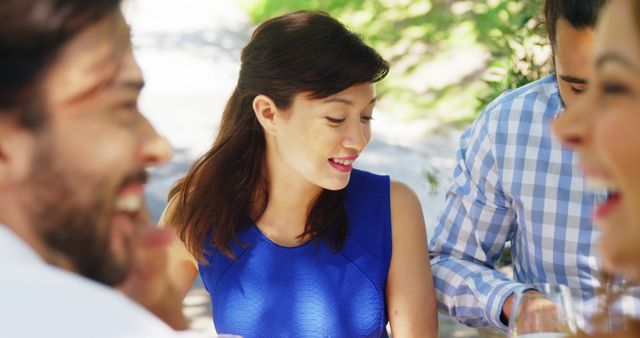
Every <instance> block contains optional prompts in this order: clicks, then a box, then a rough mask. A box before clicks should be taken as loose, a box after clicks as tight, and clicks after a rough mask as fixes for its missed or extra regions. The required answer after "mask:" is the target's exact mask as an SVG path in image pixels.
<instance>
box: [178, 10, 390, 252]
mask: <svg viewBox="0 0 640 338" xmlns="http://www.w3.org/2000/svg"><path fill="white" fill-rule="evenodd" d="M388 71H389V65H388V63H387V62H386V61H385V60H384V59H383V58H382V57H381V56H380V55H379V54H378V53H376V51H375V50H373V49H372V48H371V47H369V46H367V45H366V44H365V43H364V42H363V41H362V40H361V39H360V37H358V36H357V35H355V34H354V33H352V32H350V31H349V30H347V29H346V28H345V27H344V26H343V25H342V24H341V23H340V22H338V21H336V20H335V19H333V18H331V17H330V16H329V15H327V14H326V13H322V12H310V11H301V12H295V13H292V14H288V15H284V16H280V17H277V18H274V19H271V20H268V21H266V22H264V23H263V24H261V25H260V26H259V27H258V28H257V29H256V30H255V31H254V32H253V35H252V36H251V40H250V41H249V44H248V45H247V46H246V47H245V48H244V49H243V50H242V56H241V69H240V75H239V78H238V84H237V86H236V88H235V90H234V92H233V94H232V95H231V98H229V101H228V102H227V105H226V107H225V109H224V113H223V115H222V122H221V125H220V131H219V134H218V136H217V138H216V140H215V141H214V143H213V146H212V147H211V149H209V151H208V152H207V153H206V154H204V155H203V156H202V157H201V158H200V159H198V160H197V161H196V162H195V163H194V164H193V166H192V167H191V169H190V170H189V172H188V174H187V175H186V176H185V177H183V178H182V179H180V180H179V181H178V182H177V183H176V185H175V186H174V187H173V188H172V189H171V192H170V194H169V201H170V203H171V204H172V212H171V213H169V219H168V223H169V224H172V225H173V226H175V227H176V228H177V233H178V236H179V237H180V239H181V240H182V241H183V242H184V243H185V245H186V247H187V249H188V250H189V251H190V252H191V254H193V255H194V257H196V258H197V259H199V260H200V261H201V262H206V260H205V259H204V249H205V244H206V243H205V242H206V241H210V244H211V245H212V246H213V247H214V248H215V249H216V250H218V251H220V252H222V253H224V254H225V255H227V256H229V257H231V258H235V257H234V255H233V252H232V251H231V242H232V241H235V240H236V235H237V234H238V233H239V232H242V231H243V230H245V229H246V228H247V227H248V226H249V224H251V223H250V222H248V220H249V218H250V219H253V220H258V219H259V218H260V217H261V216H262V214H263V213H264V211H265V209H266V207H267V203H268V201H269V191H268V184H267V183H268V182H267V177H266V174H265V171H266V168H265V150H266V146H265V136H264V132H263V129H262V126H261V125H260V123H259V122H258V120H257V118H256V116H255V113H254V111H253V100H254V98H255V97H256V96H257V95H260V94H262V95H266V96H268V97H269V98H271V99H272V100H273V101H274V103H275V104H276V106H277V107H278V108H279V109H283V110H286V109H288V108H289V107H290V106H291V103H292V101H293V98H294V96H295V95H296V94H299V93H308V94H310V97H312V98H316V99H320V98H325V97H328V96H330V95H333V94H336V93H338V92H341V91H343V90H345V89H347V88H349V87H351V86H353V85H355V84H359V83H366V82H377V81H380V80H382V79H383V78H384V77H385V76H386V75H387V73H388ZM343 195H344V192H343V191H329V190H326V189H325V190H323V191H322V192H321V193H320V194H319V196H318V197H317V198H316V200H315V201H314V202H313V203H312V207H311V208H310V209H309V211H308V214H307V220H306V225H305V231H304V233H302V234H301V235H300V236H307V235H309V236H311V238H312V239H315V238H321V239H323V240H326V241H327V242H328V244H329V245H330V246H331V247H332V248H333V249H335V250H339V249H340V248H341V247H342V245H343V244H344V241H345V239H346V236H347V227H348V224H347V216H346V213H345V210H344V206H343Z"/></svg>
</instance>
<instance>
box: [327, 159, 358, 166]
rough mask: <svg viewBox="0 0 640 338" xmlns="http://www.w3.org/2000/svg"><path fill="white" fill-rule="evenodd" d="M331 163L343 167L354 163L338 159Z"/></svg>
mask: <svg viewBox="0 0 640 338" xmlns="http://www.w3.org/2000/svg"><path fill="white" fill-rule="evenodd" d="M331 161H333V162H334V163H337V164H341V165H351V163H353V160H340V159H336V158H332V159H331Z"/></svg>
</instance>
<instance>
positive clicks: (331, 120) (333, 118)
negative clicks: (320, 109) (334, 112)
mask: <svg viewBox="0 0 640 338" xmlns="http://www.w3.org/2000/svg"><path fill="white" fill-rule="evenodd" d="M324 118H325V119H327V121H329V123H333V124H340V123H342V122H344V120H345V119H344V118H341V119H339V118H335V117H331V116H325V117H324Z"/></svg>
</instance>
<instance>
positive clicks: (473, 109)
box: [237, 0, 550, 123]
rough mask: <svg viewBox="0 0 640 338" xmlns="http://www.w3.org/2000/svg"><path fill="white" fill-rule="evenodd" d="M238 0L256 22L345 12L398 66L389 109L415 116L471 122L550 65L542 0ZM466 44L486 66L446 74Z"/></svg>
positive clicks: (389, 88)
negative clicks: (315, 12)
mask: <svg viewBox="0 0 640 338" xmlns="http://www.w3.org/2000/svg"><path fill="white" fill-rule="evenodd" d="M237 1H238V2H239V4H240V5H241V6H242V7H243V8H244V9H245V10H246V11H247V13H248V14H249V15H250V17H251V19H252V20H253V21H254V22H255V23H259V22H262V21H264V20H266V19H268V18H270V17H273V16H276V15H280V14H284V13H287V12H292V11H296V10H302V9H311V10H322V11H325V12H327V13H330V14H331V15H332V16H334V17H336V18H338V19H340V20H341V21H342V22H344V23H345V24H346V25H347V26H348V27H349V28H351V29H352V30H353V31H356V32H358V33H359V34H361V35H362V36H363V38H364V40H365V41H366V42H367V43H369V44H371V45H372V46H373V47H374V48H375V49H376V50H378V51H379V52H380V53H381V54H382V55H383V56H384V57H385V58H386V59H387V60H389V62H390V63H391V66H392V68H391V74H390V76H389V77H388V78H387V79H386V80H385V81H383V82H382V83H381V86H380V94H381V95H382V96H385V99H384V102H385V103H386V105H387V106H389V107H392V108H391V109H386V110H388V111H401V112H403V114H402V115H404V116H405V117H408V118H413V117H436V118H438V119H440V120H442V121H444V122H461V123H466V122H467V121H469V120H470V119H473V118H474V117H475V116H476V115H477V113H478V112H479V111H480V109H481V108H482V107H483V106H484V105H486V104H487V103H488V102H489V101H490V100H492V99H493V98H495V97H496V96H497V95H499V94H500V93H501V92H503V91H505V90H507V89H512V88H516V87H519V86H521V85H523V84H525V83H527V82H530V81H532V80H535V79H538V78H540V77H542V76H544V75H545V74H547V73H548V72H549V70H550V66H549V62H548V55H549V48H547V46H546V38H545V36H544V35H543V34H542V32H541V30H540V27H541V24H540V22H541V20H540V15H541V13H542V8H541V0H528V1H514V0H487V1H476V0H237ZM464 50H475V51H476V54H475V55H481V56H482V57H481V59H478V60H475V61H478V63H479V67H477V69H471V70H470V71H469V70H468V71H465V72H461V74H459V76H458V77H456V78H453V79H448V80H446V81H445V80H444V78H448V76H446V75H447V74H446V73H444V75H443V70H442V69H439V67H438V65H439V64H440V63H446V62H447V58H450V57H451V55H454V54H455V53H458V54H457V55H459V53H464ZM478 50H481V51H483V53H477V51H478ZM471 61H474V60H471ZM475 61H474V62H475ZM465 62H466V61H465ZM450 66H451V65H450ZM456 66H459V67H462V68H465V67H463V66H465V65H460V64H457V65H453V67H452V69H451V70H450V71H452V72H456V69H455V67H456ZM466 66H468V65H466ZM467 68H468V67H467ZM445 72H446V71H445ZM458 73H460V71H458ZM434 74H435V75H434ZM440 80H441V81H440Z"/></svg>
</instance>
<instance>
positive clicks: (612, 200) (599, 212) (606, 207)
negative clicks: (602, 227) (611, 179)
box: [593, 191, 622, 220]
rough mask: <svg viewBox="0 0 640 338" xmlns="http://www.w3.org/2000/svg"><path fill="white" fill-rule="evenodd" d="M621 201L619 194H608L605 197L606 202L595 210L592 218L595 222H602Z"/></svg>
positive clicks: (615, 192)
mask: <svg viewBox="0 0 640 338" xmlns="http://www.w3.org/2000/svg"><path fill="white" fill-rule="evenodd" d="M621 199H622V195H621V194H620V193H619V192H617V191H614V192H610V193H609V195H608V196H607V200H606V201H604V203H602V204H600V205H598V206H597V207H596V208H595V210H594V212H593V218H594V219H595V220H602V219H604V218H606V217H607V216H609V215H610V214H611V213H612V212H613V211H615V210H616V209H617V208H619V207H620V201H621Z"/></svg>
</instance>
